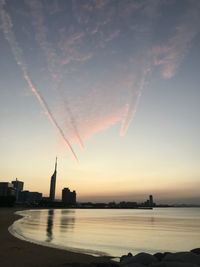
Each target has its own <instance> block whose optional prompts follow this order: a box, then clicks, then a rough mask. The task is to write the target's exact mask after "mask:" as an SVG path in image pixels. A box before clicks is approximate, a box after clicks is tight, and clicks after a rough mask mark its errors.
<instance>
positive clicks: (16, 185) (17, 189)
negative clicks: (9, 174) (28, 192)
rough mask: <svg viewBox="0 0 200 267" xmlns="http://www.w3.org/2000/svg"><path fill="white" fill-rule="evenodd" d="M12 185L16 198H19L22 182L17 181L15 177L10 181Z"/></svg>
mask: <svg viewBox="0 0 200 267" xmlns="http://www.w3.org/2000/svg"><path fill="white" fill-rule="evenodd" d="M12 184H13V187H14V189H15V196H16V200H17V201H18V199H19V193H20V192H21V191H22V190H23V187H24V182H21V181H19V180H18V179H17V178H16V180H15V181H12Z"/></svg>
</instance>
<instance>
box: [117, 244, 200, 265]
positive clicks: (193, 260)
mask: <svg viewBox="0 0 200 267" xmlns="http://www.w3.org/2000/svg"><path fill="white" fill-rule="evenodd" d="M119 266H122V267H146V266H148V267H199V266H200V248H196V249H193V250H191V251H189V252H176V253H170V252H165V253H156V254H154V255H151V254H148V253H144V252H142V253H139V254H136V255H132V254H131V253H128V254H127V255H123V256H122V257H121V258H120V263H119Z"/></svg>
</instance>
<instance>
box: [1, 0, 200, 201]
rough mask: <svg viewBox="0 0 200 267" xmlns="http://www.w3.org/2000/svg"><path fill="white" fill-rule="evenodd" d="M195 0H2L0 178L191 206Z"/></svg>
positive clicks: (199, 119)
mask: <svg viewBox="0 0 200 267" xmlns="http://www.w3.org/2000/svg"><path fill="white" fill-rule="evenodd" d="M199 47H200V1H198V0H182V1H179V0H168V1H167V0H140V1H136V0H123V1H122V0H85V1H81V0H69V1H64V0H49V1H47V0H18V1H11V0H7V1H6V0H0V77H1V78H0V95H1V97H0V125H1V131H0V148H1V149H0V162H1V168H0V181H11V180H13V179H15V178H16V177H17V178H18V179H19V180H22V181H24V183H25V189H26V190H29V191H39V192H42V193H43V195H45V196H48V194H49V187H50V177H51V175H52V173H53V171H54V163H55V158H56V156H57V157H58V171H57V185H56V197H57V198H60V196H61V190H62V188H63V187H69V188H70V189H72V190H76V192H77V198H78V201H94V202H95V201H96V202H97V201H117V202H119V201H122V200H125V201H143V200H145V199H146V198H147V197H148V195H149V194H153V196H154V200H155V201H156V202H157V203H195V204H200V193H199V186H200V168H199V166H200V154H199V151H200V139H199V133H200V105H199V102H200V89H199V84H200V75H199V74H200V73H199V70H200V53H199Z"/></svg>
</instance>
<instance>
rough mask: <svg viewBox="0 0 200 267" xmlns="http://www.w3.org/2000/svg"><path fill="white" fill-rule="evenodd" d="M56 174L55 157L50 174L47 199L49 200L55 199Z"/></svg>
mask: <svg viewBox="0 0 200 267" xmlns="http://www.w3.org/2000/svg"><path fill="white" fill-rule="evenodd" d="M56 175H57V157H56V162H55V170H54V173H53V175H52V176H51V183H50V192H49V200H50V201H51V202H53V201H54V200H55V192H56Z"/></svg>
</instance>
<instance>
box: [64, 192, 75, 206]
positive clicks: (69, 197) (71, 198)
mask: <svg viewBox="0 0 200 267" xmlns="http://www.w3.org/2000/svg"><path fill="white" fill-rule="evenodd" d="M62 202H63V204H64V205H65V206H71V205H76V191H70V189H69V188H63V190H62Z"/></svg>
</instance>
